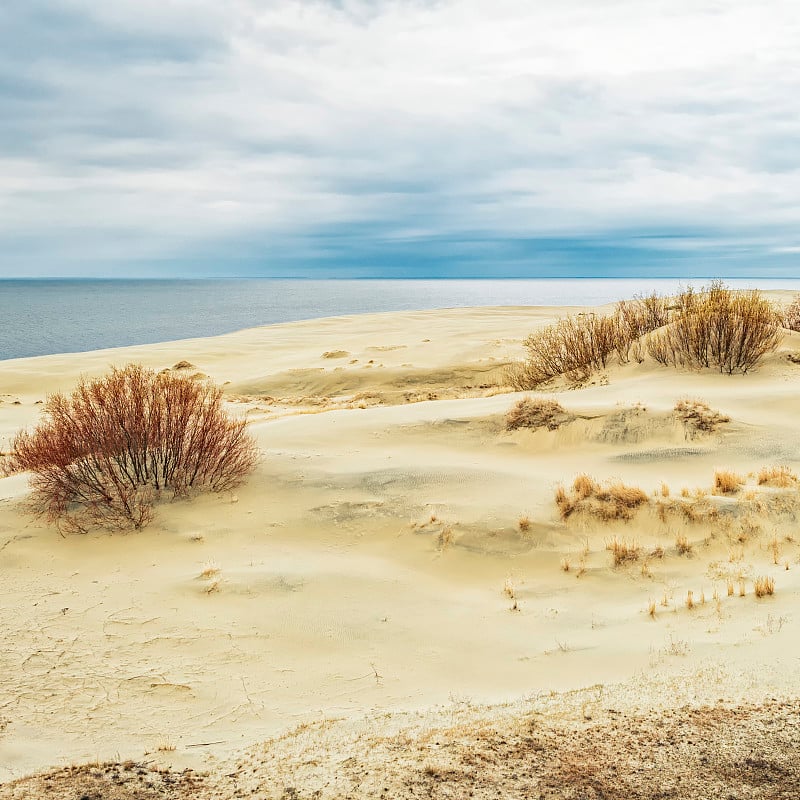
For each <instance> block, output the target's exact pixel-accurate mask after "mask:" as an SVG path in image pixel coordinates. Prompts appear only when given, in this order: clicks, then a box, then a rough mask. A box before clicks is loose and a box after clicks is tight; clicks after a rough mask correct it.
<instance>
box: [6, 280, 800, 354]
mask: <svg viewBox="0 0 800 800" xmlns="http://www.w3.org/2000/svg"><path fill="white" fill-rule="evenodd" d="M695 283H696V285H701V284H702V281H700V282H695ZM680 284H681V282H680V281H678V280H658V279H642V280H635V279H587V278H583V279H569V280H560V279H537V280H325V281H315V280H271V279H260V280H258V279H256V280H196V281H194V280H166V281H156V280H104V281H102V280H80V281H78V280H73V281H67V280H61V281H59V280H29V281H26V280H12V281H0V359H7V358H20V357H23V356H37V355H48V354H51V353H68V352H80V351H85V350H97V349H99V348H105V347H122V346H124V345H131V344H146V343H150V342H162V341H171V340H174V339H187V338H194V337H197V336H214V335H216V334H220V333H227V332H229V331H235V330H240V329H241V328H250V327H253V326H255V325H266V324H269V323H274V322H290V321H294V320H301V319H313V318H316V317H329V316H337V315H341V314H361V313H367V312H373V311H401V310H411V309H426V308H452V307H457V306H503V305H596V304H600V303H607V302H611V301H613V300H618V299H620V298H623V297H631V296H633V295H634V294H636V293H639V292H647V291H652V290H657V291H659V292H662V293H666V292H670V291H674V290H675V289H676V288H677V287H678V286H679V285H680ZM729 284H730V285H731V286H736V287H750V286H758V287H759V288H762V289H794V290H797V291H800V280H789V279H786V280H755V279H754V280H751V281H747V280H736V281H730V282H729Z"/></svg>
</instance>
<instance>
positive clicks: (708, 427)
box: [673, 398, 731, 437]
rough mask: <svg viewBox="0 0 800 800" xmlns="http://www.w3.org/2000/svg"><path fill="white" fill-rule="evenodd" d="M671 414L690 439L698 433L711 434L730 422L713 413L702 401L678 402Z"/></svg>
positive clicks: (722, 416)
mask: <svg viewBox="0 0 800 800" xmlns="http://www.w3.org/2000/svg"><path fill="white" fill-rule="evenodd" d="M673 412H674V414H675V417H676V418H677V419H678V420H679V421H680V422H681V424H682V425H683V427H684V428H685V430H686V432H687V433H688V434H689V435H690V436H692V437H694V436H696V435H697V434H700V433H713V432H714V431H715V430H716V429H717V428H718V427H719V426H720V425H722V424H724V423H726V422H730V421H731V418H730V417H727V416H725V415H724V414H720V412H719V411H715V410H714V409H713V408H711V407H710V406H709V405H708V403H706V402H705V401H704V400H693V399H690V398H685V399H683V400H679V401H678V402H677V403H676V404H675V408H674V409H673Z"/></svg>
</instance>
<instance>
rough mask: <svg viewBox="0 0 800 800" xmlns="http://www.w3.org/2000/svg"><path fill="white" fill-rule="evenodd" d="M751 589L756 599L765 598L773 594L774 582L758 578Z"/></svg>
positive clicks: (771, 579) (769, 579) (770, 579)
mask: <svg viewBox="0 0 800 800" xmlns="http://www.w3.org/2000/svg"><path fill="white" fill-rule="evenodd" d="M753 589H754V591H755V593H756V597H766V596H767V595H773V594H775V580H774V579H773V578H767V577H764V576H762V577H760V578H756V579H755V580H754V581H753Z"/></svg>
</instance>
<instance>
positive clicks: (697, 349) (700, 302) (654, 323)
mask: <svg viewBox="0 0 800 800" xmlns="http://www.w3.org/2000/svg"><path fill="white" fill-rule="evenodd" d="M787 320H788V316H787V314H786V313H783V312H781V311H780V310H778V309H777V308H775V307H774V306H773V305H772V304H771V303H770V302H769V301H768V300H767V299H766V298H764V297H763V296H762V295H761V293H760V292H758V291H756V290H752V291H735V290H732V289H729V288H728V287H727V286H725V285H724V284H723V283H722V282H721V281H714V282H712V283H711V284H710V285H709V286H707V287H705V288H704V289H702V290H701V291H697V292H696V291H694V290H693V289H691V288H689V289H686V290H684V291H682V292H681V293H680V294H678V295H677V296H676V297H670V298H667V297H659V296H658V295H656V294H653V295H650V296H648V297H639V298H635V299H633V300H627V301H621V302H620V303H618V304H617V306H616V307H615V309H614V311H613V312H612V313H611V314H595V313H586V314H578V315H576V316H572V317H565V318H563V319H560V320H558V321H557V322H555V323H554V324H552V325H548V326H546V327H544V328H542V329H541V330H538V331H536V332H534V333H532V334H530V335H529V336H528V337H527V338H526V339H525V340H524V341H523V344H524V345H525V348H526V350H527V356H526V358H525V360H524V361H522V362H520V363H519V364H517V365H515V366H514V367H513V368H512V369H511V371H510V373H509V376H508V382H509V384H510V385H511V386H513V387H514V388H516V389H518V390H529V389H535V388H537V387H539V386H541V385H542V384H544V383H547V382H548V381H550V380H552V379H553V378H555V377H558V376H564V377H566V378H567V379H568V380H571V381H579V380H584V379H586V378H587V377H588V376H589V375H590V374H591V373H592V372H594V371H597V370H602V369H605V368H606V366H607V365H608V364H609V363H611V362H612V360H616V362H617V363H619V364H626V363H628V362H629V361H630V360H631V358H633V359H634V360H635V361H637V362H639V363H641V362H642V361H644V359H645V356H646V355H649V356H650V357H651V358H653V359H654V360H655V361H656V362H658V363H659V364H663V365H665V366H674V367H689V368H714V369H718V370H719V371H720V372H723V373H728V374H733V373H735V372H741V373H745V372H748V371H749V370H751V369H753V368H754V367H755V366H756V365H757V364H758V363H759V361H760V360H761V359H762V358H763V357H764V356H765V355H766V354H767V353H770V352H772V351H773V350H775V349H776V348H777V346H778V345H779V344H780V342H781V339H782V336H783V328H784V326H785V325H787V324H788V323H787Z"/></svg>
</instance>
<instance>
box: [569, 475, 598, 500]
mask: <svg viewBox="0 0 800 800" xmlns="http://www.w3.org/2000/svg"><path fill="white" fill-rule="evenodd" d="M599 490H600V485H599V484H598V483H597V482H596V481H595V480H594V479H593V478H590V477H589V476H588V475H586V474H582V475H578V476H577V477H576V478H575V480H574V481H573V482H572V492H573V494H575V496H576V497H577V498H578V500H585V499H586V498H587V497H591V496H592V495H594V494H595V493H596V492H598V491H599Z"/></svg>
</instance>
